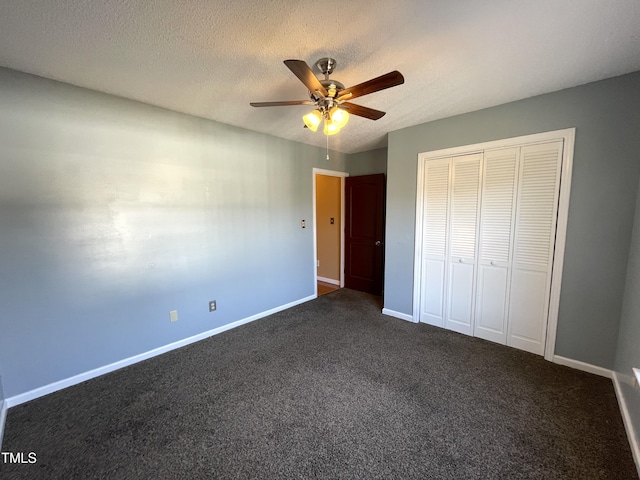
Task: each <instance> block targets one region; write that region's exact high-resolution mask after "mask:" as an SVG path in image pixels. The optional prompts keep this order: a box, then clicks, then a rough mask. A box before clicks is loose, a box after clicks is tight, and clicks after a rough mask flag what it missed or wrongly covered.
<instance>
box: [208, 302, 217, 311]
mask: <svg viewBox="0 0 640 480" xmlns="http://www.w3.org/2000/svg"><path fill="white" fill-rule="evenodd" d="M209 311H210V312H215V311H216V301H215V300H211V301H210V302H209Z"/></svg>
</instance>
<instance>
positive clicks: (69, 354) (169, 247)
mask: <svg viewBox="0 0 640 480" xmlns="http://www.w3.org/2000/svg"><path fill="white" fill-rule="evenodd" d="M325 157H326V152H325V150H324V149H321V148H315V147H310V146H306V145H303V144H299V143H294V142H290V141H286V140H283V139H279V138H275V137H270V136H267V135H263V134H258V133H254V132H250V131H248V130H243V129H239V128H235V127H230V126H226V125H222V124H218V123H215V122H211V121H207V120H203V119H198V118H193V117H189V116H186V115H182V114H178V113H174V112H170V111H166V110H162V109H159V108H155V107H151V106H148V105H144V104H140V103H137V102H133V101H128V100H124V99H121V98H116V97H113V96H109V95H105V94H100V93H96V92H92V91H89V90H85V89H81V88H77V87H73V86H70V85H66V84H62V83H58V82H53V81H49V80H45V79H42V78H38V77H34V76H30V75H27V74H23V73H19V72H15V71H11V70H7V69H0V282H1V283H0V305H2V315H1V316H0V367H1V368H2V373H3V382H4V393H5V395H6V396H7V397H11V396H14V395H17V394H20V393H23V392H26V391H29V390H31V389H34V388H37V387H41V386H44V385H47V384H49V383H51V382H55V381H58V380H61V379H65V378H68V377H70V376H73V375H76V374H79V373H83V372H86V371H88V370H91V369H93V368H97V367H100V366H104V365H107V364H109V363H112V362H115V361H118V360H121V359H124V358H127V357H130V356H132V355H136V354H139V353H142V352H146V351H149V350H151V349H153V348H156V347H159V346H163V345H166V344H169V343H171V342H175V341H178V340H181V339H184V338H186V337H189V336H192V335H196V334H198V333H201V332H204V331H208V330H210V329H213V328H215V327H218V326H221V325H224V324H227V323H230V322H233V321H236V320H239V319H242V318H246V317H248V316H251V315H254V314H257V313H261V312H264V311H267V310H269V309H272V308H274V307H278V306H281V305H285V304H287V303H289V302H293V301H296V300H299V299H302V298H305V297H307V296H310V295H313V294H314V292H315V286H314V284H313V279H314V265H315V263H314V252H313V238H312V237H313V229H311V228H306V229H302V228H300V221H301V220H302V219H306V220H307V224H308V225H309V224H310V223H309V222H310V221H311V220H312V218H313V212H312V168H313V167H319V168H326V169H331V170H347V171H348V168H347V165H346V155H342V154H339V153H336V152H332V154H331V160H330V161H327V160H326V159H325ZM385 160H386V159H385ZM377 168H378V166H377V164H374V165H373V166H372V169H373V170H375V169H377ZM362 171H366V168H364V167H363V165H362V164H358V172H362ZM213 299H215V300H217V303H218V310H217V312H215V313H208V311H207V306H208V301H209V300H213ZM174 309H176V310H178V314H179V320H178V321H177V322H175V323H170V322H169V311H170V310H174Z"/></svg>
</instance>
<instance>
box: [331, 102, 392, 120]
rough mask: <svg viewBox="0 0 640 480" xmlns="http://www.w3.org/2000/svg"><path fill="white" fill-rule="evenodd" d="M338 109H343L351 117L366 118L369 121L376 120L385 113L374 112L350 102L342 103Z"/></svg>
mask: <svg viewBox="0 0 640 480" xmlns="http://www.w3.org/2000/svg"><path fill="white" fill-rule="evenodd" d="M339 107H340V108H344V109H345V110H346V111H347V112H349V113H351V114H353V115H357V116H359V117H364V118H368V119H370V120H378V119H379V118H382V117H384V116H385V115H386V112H381V111H380V110H375V109H373V108H369V107H363V106H362V105H356V104H355V103H351V102H342V103H341V104H340V105H339Z"/></svg>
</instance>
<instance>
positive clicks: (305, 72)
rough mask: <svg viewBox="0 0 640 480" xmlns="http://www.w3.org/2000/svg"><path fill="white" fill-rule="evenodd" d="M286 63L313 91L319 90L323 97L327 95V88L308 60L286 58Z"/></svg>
mask: <svg viewBox="0 0 640 480" xmlns="http://www.w3.org/2000/svg"><path fill="white" fill-rule="evenodd" d="M284 64H285V65H286V66H287V67H289V70H291V71H292V72H293V74H294V75H295V76H296V77H298V78H299V79H300V81H301V82H302V83H304V84H305V86H306V87H307V88H308V89H309V91H310V92H311V93H316V92H319V94H320V95H322V96H323V97H326V96H327V89H326V88H324V87H323V86H322V84H321V83H320V80H318V77H316V76H315V75H314V73H313V71H312V70H311V68H310V67H309V65H307V62H305V61H304V60H285V61H284Z"/></svg>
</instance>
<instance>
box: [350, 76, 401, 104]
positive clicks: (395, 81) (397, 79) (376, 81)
mask: <svg viewBox="0 0 640 480" xmlns="http://www.w3.org/2000/svg"><path fill="white" fill-rule="evenodd" d="M403 83H404V77H403V76H402V74H401V73H400V72H398V71H397V70H394V71H393V72H389V73H386V74H384V75H381V76H379V77H376V78H373V79H371V80H369V81H366V82H363V83H359V84H358V85H355V86H353V87H349V88H345V89H344V90H341V91H340V92H338V96H339V97H341V96H343V95H346V94H348V93H350V94H351V97H349V98H356V97H361V96H363V95H368V94H370V93H373V92H379V91H380V90H384V89H385V88H390V87H395V86H396V85H402V84H403Z"/></svg>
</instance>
